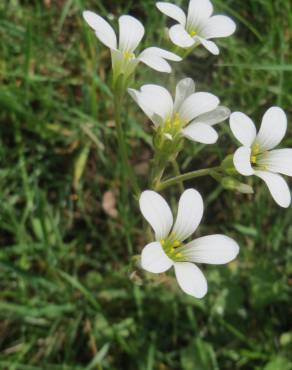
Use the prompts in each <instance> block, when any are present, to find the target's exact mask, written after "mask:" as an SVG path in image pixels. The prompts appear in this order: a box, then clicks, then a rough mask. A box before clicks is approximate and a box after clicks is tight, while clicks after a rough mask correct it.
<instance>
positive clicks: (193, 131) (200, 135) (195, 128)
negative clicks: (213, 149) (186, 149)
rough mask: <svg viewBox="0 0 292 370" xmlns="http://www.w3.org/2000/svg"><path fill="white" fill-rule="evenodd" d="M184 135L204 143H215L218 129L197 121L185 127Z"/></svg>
mask: <svg viewBox="0 0 292 370" xmlns="http://www.w3.org/2000/svg"><path fill="white" fill-rule="evenodd" d="M183 135H184V136H185V137H187V138H188V139H190V140H192V141H196V142H198V143H202V144H214V143H216V141H217V140H218V134H217V132H216V130H214V128H213V127H212V126H210V125H207V124H206V123H204V122H195V123H191V124H190V125H188V126H187V127H186V128H185V129H183Z"/></svg>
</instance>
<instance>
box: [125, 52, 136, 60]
mask: <svg viewBox="0 0 292 370" xmlns="http://www.w3.org/2000/svg"><path fill="white" fill-rule="evenodd" d="M124 58H125V59H126V60H132V59H135V54H134V53H130V52H129V51H124Z"/></svg>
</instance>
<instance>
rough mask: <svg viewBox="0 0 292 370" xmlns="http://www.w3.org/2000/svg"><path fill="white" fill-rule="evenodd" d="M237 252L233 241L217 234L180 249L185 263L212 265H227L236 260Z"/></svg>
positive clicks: (194, 241) (204, 237)
mask: <svg viewBox="0 0 292 370" xmlns="http://www.w3.org/2000/svg"><path fill="white" fill-rule="evenodd" d="M238 252H239V246H238V244H237V243H236V242H235V240H233V239H231V238H229V237H228V236H225V235H219V234H215V235H208V236H203V237H202V238H198V239H195V240H193V241H191V242H190V243H188V244H187V245H186V246H185V247H183V248H181V249H180V253H182V254H183V256H184V257H185V258H186V260H187V261H189V262H197V263H209V264H212V265H222V264H225V263H228V262H230V261H232V260H234V258H236V256H237V255H238Z"/></svg>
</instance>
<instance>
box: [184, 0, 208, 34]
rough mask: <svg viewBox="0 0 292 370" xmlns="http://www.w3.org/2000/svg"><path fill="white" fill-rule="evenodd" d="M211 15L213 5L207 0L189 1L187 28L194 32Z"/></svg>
mask: <svg viewBox="0 0 292 370" xmlns="http://www.w3.org/2000/svg"><path fill="white" fill-rule="evenodd" d="M212 13H213V5H212V3H211V1H209V0H191V1H190V2H189V8H188V17H187V28H188V29H190V30H192V29H194V30H196V28H198V27H201V26H202V24H204V22H206V20H207V19H208V18H209V17H210V16H211V14H212Z"/></svg>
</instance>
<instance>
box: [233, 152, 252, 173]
mask: <svg viewBox="0 0 292 370" xmlns="http://www.w3.org/2000/svg"><path fill="white" fill-rule="evenodd" d="M250 156H251V149H250V147H248V146H241V147H240V148H238V149H237V150H236V152H235V153H234V156H233V164H234V167H235V168H236V170H237V171H238V172H239V173H240V174H241V175H243V176H251V175H253V174H254V170H253V168H252V166H251V163H250Z"/></svg>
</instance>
